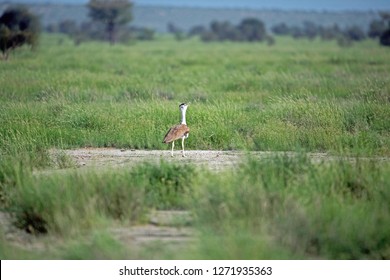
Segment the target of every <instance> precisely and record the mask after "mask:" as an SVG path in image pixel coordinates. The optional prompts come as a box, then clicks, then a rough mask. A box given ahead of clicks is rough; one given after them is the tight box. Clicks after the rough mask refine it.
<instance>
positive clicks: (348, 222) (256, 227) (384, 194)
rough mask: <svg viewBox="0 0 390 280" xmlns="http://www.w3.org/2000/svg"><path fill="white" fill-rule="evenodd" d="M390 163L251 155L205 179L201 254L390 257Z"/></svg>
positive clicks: (199, 211) (200, 196)
mask: <svg viewBox="0 0 390 280" xmlns="http://www.w3.org/2000/svg"><path fill="white" fill-rule="evenodd" d="M389 167H390V166H389V165H388V164H385V165H381V164H378V163H375V162H356V163H348V162H334V163H327V164H326V163H325V164H320V165H313V164H312V163H310V162H309V161H308V160H307V159H306V158H305V157H301V158H287V157H286V158H283V157H276V158H272V159H270V160H265V161H253V160H250V161H248V163H246V164H245V165H244V166H243V167H241V169H240V170H238V171H237V172H235V173H233V174H225V175H224V176H221V177H216V178H213V179H214V180H208V179H206V180H205V181H204V182H203V184H204V188H201V190H200V191H199V192H198V193H197V198H196V202H195V203H194V205H195V207H194V211H195V212H196V215H197V217H198V223H199V224H198V226H199V227H200V229H201V232H202V233H203V235H202V237H203V238H202V239H201V242H200V245H199V253H200V254H201V255H202V257H205V256H206V257H209V258H212V259H215V258H216V259H220V258H223V259H225V258H227V259H236V258H244V259H258V258H277V259H280V258H287V259H289V258H298V259H306V258H325V259H388V258H389V257H390V255H389V248H390V239H389V235H388V232H389V230H390V228H389V219H390V215H389V213H390V212H389V205H390V204H389V201H390V192H389V190H390V188H389V183H388V182H389V181H388V180H389V175H388V174H389V172H388V171H389Z"/></svg>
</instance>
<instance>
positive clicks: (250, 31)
mask: <svg viewBox="0 0 390 280" xmlns="http://www.w3.org/2000/svg"><path fill="white" fill-rule="evenodd" d="M238 30H239V31H240V32H241V34H242V36H243V38H245V39H246V41H250V42H254V41H263V40H264V39H265V38H266V35H267V32H266V30H265V26H264V23H263V22H262V21H261V20H258V19H256V18H246V19H243V20H242V21H241V23H240V24H239V25H238Z"/></svg>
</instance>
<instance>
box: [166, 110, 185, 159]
mask: <svg viewBox="0 0 390 280" xmlns="http://www.w3.org/2000/svg"><path fill="white" fill-rule="evenodd" d="M187 107H188V105H187V104H185V103H182V104H180V106H179V109H180V112H181V123H180V124H178V125H174V126H172V127H171V128H170V129H169V130H168V132H167V134H165V137H164V140H163V143H166V144H167V143H172V150H171V156H173V148H174V147H175V141H176V140H178V139H181V147H182V155H183V157H185V153H184V139H186V138H188V135H189V133H190V129H189V127H188V126H187V123H186V110H187Z"/></svg>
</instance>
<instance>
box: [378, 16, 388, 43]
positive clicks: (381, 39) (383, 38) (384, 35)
mask: <svg viewBox="0 0 390 280" xmlns="http://www.w3.org/2000/svg"><path fill="white" fill-rule="evenodd" d="M380 16H381V18H382V21H383V22H384V24H385V30H384V31H383V33H382V34H381V35H380V37H379V43H380V44H381V45H382V46H390V13H389V12H381V13H380Z"/></svg>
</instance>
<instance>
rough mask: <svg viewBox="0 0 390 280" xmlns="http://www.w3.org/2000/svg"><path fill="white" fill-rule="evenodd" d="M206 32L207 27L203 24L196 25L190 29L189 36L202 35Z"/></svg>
mask: <svg viewBox="0 0 390 280" xmlns="http://www.w3.org/2000/svg"><path fill="white" fill-rule="evenodd" d="M204 32H206V27H204V26H202V25H196V26H193V27H192V28H191V29H190V31H189V32H188V36H198V35H202V34H203V33H204Z"/></svg>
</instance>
